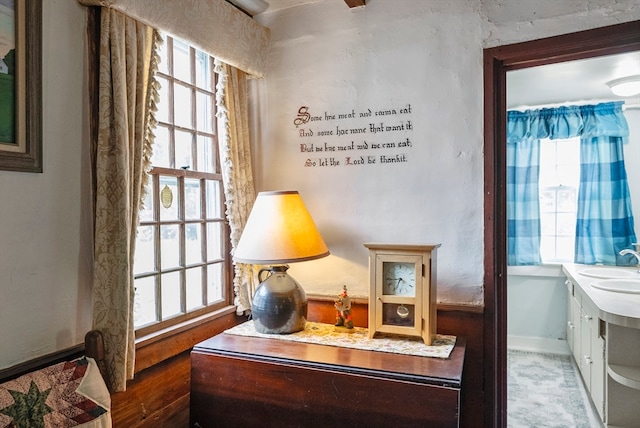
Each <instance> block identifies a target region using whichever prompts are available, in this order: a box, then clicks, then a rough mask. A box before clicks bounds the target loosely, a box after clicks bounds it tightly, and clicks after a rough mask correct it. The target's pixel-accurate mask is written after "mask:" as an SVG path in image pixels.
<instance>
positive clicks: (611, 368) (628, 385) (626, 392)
mask: <svg viewBox="0 0 640 428" xmlns="http://www.w3.org/2000/svg"><path fill="white" fill-rule="evenodd" d="M607 338H608V343H609V346H608V347H607V385H606V391H607V398H608V401H609V405H608V412H607V426H609V427H613V426H615V427H618V426H619V427H640V329H638V328H630V327H625V326H620V325H616V324H611V323H608V324H607Z"/></svg>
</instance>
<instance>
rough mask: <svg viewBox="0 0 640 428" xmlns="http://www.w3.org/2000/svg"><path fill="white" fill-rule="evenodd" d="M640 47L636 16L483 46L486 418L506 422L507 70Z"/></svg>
mask: <svg viewBox="0 0 640 428" xmlns="http://www.w3.org/2000/svg"><path fill="white" fill-rule="evenodd" d="M635 50H640V21H634V22H629V23H625V24H618V25H613V26H608V27H601V28H597V29H593V30H586V31H581V32H577V33H571V34H566V35H562V36H555V37H549V38H545V39H540V40H534V41H530V42H523V43H517V44H512V45H506V46H499V47H495V48H490V49H485V50H484V192H485V193H484V224H485V235H484V248H485V250H484V252H485V254H484V269H485V275H484V304H485V312H484V320H483V322H484V422H485V426H487V427H505V426H506V422H507V379H506V377H507V364H506V355H507V239H506V231H507V216H506V206H507V205H506V200H507V198H506V129H507V114H506V99H507V96H506V95H507V90H506V81H507V75H506V73H507V71H509V70H517V69H521V68H528V67H534V66H538V65H545V64H552V63H558V62H565V61H572V60H577V59H585V58H593V57H597V56H604V55H611V54H617V53H623V52H629V51H635Z"/></svg>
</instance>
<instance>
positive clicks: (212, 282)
mask: <svg viewBox="0 0 640 428" xmlns="http://www.w3.org/2000/svg"><path fill="white" fill-rule="evenodd" d="M222 284H224V278H223V275H222V264H221V263H215V264H212V265H209V266H208V269H207V303H213V302H216V301H218V300H222V298H223V297H224V296H223V293H222Z"/></svg>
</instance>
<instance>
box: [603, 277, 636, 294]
mask: <svg viewBox="0 0 640 428" xmlns="http://www.w3.org/2000/svg"><path fill="white" fill-rule="evenodd" d="M591 286H592V287H595V288H599V289H601V290H607V291H615V292H617V293H632V294H640V279H603V280H602V281H594V282H592V283H591Z"/></svg>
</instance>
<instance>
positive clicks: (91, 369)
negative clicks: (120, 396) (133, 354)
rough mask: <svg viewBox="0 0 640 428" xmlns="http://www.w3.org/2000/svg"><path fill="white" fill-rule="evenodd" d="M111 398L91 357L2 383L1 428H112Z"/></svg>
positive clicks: (0, 399) (0, 388)
mask: <svg viewBox="0 0 640 428" xmlns="http://www.w3.org/2000/svg"><path fill="white" fill-rule="evenodd" d="M110 406H111V399H110V396H109V391H108V390H107V388H106V386H105V384H104V381H103V379H102V377H101V375H100V371H99V370H98V366H97V364H96V362H95V361H94V360H93V359H91V358H86V357H85V358H80V359H77V360H74V361H69V362H64V363H59V364H55V365H52V366H50V367H47V368H44V369H42V370H37V371H34V372H31V373H28V374H26V375H24V376H21V377H19V378H17V379H14V380H10V381H8V382H5V383H3V384H0V427H2V428H20V427H30V428H33V427H52V428H53V427H55V428H59V427H78V426H82V427H92V428H109V427H111V415H110V414H109V410H110Z"/></svg>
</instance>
